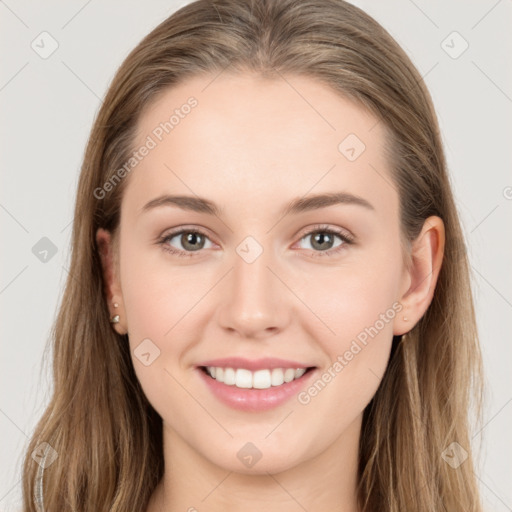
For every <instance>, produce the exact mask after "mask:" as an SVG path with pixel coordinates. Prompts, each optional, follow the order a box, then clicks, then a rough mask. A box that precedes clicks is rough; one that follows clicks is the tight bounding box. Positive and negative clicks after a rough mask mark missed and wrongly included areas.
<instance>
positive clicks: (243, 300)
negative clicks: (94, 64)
mask: <svg viewBox="0 0 512 512" xmlns="http://www.w3.org/2000/svg"><path fill="white" fill-rule="evenodd" d="M331 243H332V247H331ZM304 244H306V246H305V245H304ZM324 244H327V247H326V246H325V245H324ZM464 247H465V244H464V239H463V234H462V230H461V227H460V223H459V219H458V215H457V210H456V208H455V204H454V200H453V195H452V192H451V187H450V181H449V177H448V175H447V170H446V164H445V159H444V153H443V148H442V144H441V139H440V135H439V128H438V123H437V119H436V115H435V112H434V108H433V105H432V101H431V98H430V95H429V93H428V91H427V90H426V88H425V85H424V84H423V82H422V80H421V77H420V75H419V74H418V72H417V70H416V69H415V68H414V66H413V64H412V63H411V61H410V60H409V58H408V57H407V56H406V54H405V53H404V52H403V50H402V49H401V48H400V47H399V46H398V44H397V43H396V42H395V41H394V40H393V39H392V37H391V36H390V35H389V34H388V33H387V32H386V31H385V30H384V29H383V28H382V27H381V26H380V25H379V24H378V23H377V22H376V21H374V20H373V19H372V18H370V17H369V16H368V15H366V14H365V13H364V12H362V11H361V10H360V9H358V8H356V7H354V6H353V5H351V4H348V3H346V2H343V1H340V0H306V1H301V2H296V1H292V0H280V1H270V0H257V1H256V0H254V1H243V2H240V1H235V0H222V1H219V2H215V3H213V2H207V1H202V0H199V1H197V2H194V3H191V4H189V5H187V6H185V7H183V8H182V9H180V10H179V11H178V12H176V13H174V14H173V15H172V16H171V17H169V18H168V19H167V20H165V21H164V22H163V23H161V24H160V25H159V26H158V27H157V28H156V29H154V30H153V31H152V32H151V33H150V34H149V35H148V36H147V37H146V38H145V39H144V40H143V41H142V42H141V43H140V44H139V45H138V46H137V47H136V48H135V49H134V50H133V51H132V52H131V54H130V55H129V56H128V57H127V59H126V60H125V62H124V63H123V65H122V66H121V68H120V69H119V71H118V73H117V75H116V76H115V78H114V80H113V82H112V84H111V86H110V88H109V90H108V92H107V95H106V98H105V101H104V103H103V105H102V107H101V109H100V111H99V114H98V116H97V119H96V120H95V123H94V126H93V129H92V133H91V136H90V139H89V143H88V146H87V151H86V154H85V158H84V164H83V168H82V172H81V176H80V181H79V185H78V194H77V201H76V210H75V218H74V226H73V241H72V264H71V267H72V272H71V275H70V278H69V279H68V281H67V284H66V289H65V294H64V297H63V300H62V305H61V308H60V311H59V315H58V318H57V321H56V324H55V329H54V332H53V340H54V345H53V348H54V364H53V366H54V386H55V389H54V395H53V398H52V400H51V402H50V404H49V406H48V408H47V410H46V411H45V413H44V416H43V418H42V419H41V421H40V422H39V424H38V426H37V429H36V431H35V434H34V436H33V439H32V440H31V443H30V446H29V450H28V452H27V457H26V459H25V465H24V479H23V486H24V507H25V510H27V511H29V510H37V509H40V510H48V511H50V510H79V511H95V512H96V511H99V510H105V511H125V510H141V511H148V512H156V511H160V510H162V511H175V510H190V511H192V510H210V511H217V510H242V509H243V510H261V509H262V508H265V509H266V510H268V511H273V510H281V511H284V510H286V511H287V510H290V511H291V510H299V509H301V510H309V511H323V510H328V509H334V510H344V511H365V512H370V511H377V510H378V511H390V512H391V511H393V512H397V511H406V510H407V511H411V510H414V511H420V512H421V511H427V510H428V511H432V510H449V511H450V512H456V511H460V512H462V511H464V512H467V511H480V510H481V506H480V498H479V495H478V490H477V485H476V482H475V476H474V473H473V458H472V456H471V449H470V448H471V447H470V433H469V426H468V410H469V406H470V403H471V402H470V400H471V398H472V397H473V398H474V399H475V400H476V404H477V405H479V404H480V396H481V390H480V385H479V382H480V381H479V380H478V379H479V377H480V372H481V370H480V365H481V362H480V353H479V345H478V338H477V330H476V323H475V314H474V310H473V303H472V297H471V290H470V282H469V276H468V262H467V258H466V254H465V250H464ZM34 454H36V456H34Z"/></svg>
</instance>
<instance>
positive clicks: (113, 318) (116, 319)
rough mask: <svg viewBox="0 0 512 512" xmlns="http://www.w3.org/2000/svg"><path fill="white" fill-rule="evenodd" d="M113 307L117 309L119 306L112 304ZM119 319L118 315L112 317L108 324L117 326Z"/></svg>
mask: <svg viewBox="0 0 512 512" xmlns="http://www.w3.org/2000/svg"><path fill="white" fill-rule="evenodd" d="M114 307H115V308H118V307H119V304H118V303H117V302H114ZM120 318H121V317H120V316H119V315H114V316H113V317H112V318H111V319H110V323H111V324H118V323H119V319H120Z"/></svg>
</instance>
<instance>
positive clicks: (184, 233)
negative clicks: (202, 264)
mask: <svg viewBox="0 0 512 512" xmlns="http://www.w3.org/2000/svg"><path fill="white" fill-rule="evenodd" d="M174 238H176V239H177V241H178V244H180V245H181V247H182V248H175V247H174V246H172V245H170V242H171V241H172V240H173V239H174ZM205 240H208V236H207V235H206V234H205V233H203V232H202V231H200V230H198V229H181V230H179V231H175V232H173V233H169V234H167V235H165V236H164V237H163V238H161V239H160V240H159V242H158V243H160V244H161V245H162V247H163V249H164V250H165V251H168V252H170V253H172V254H175V255H176V256H185V257H190V256H194V253H195V252H198V251H200V250H201V249H203V248H204V244H205Z"/></svg>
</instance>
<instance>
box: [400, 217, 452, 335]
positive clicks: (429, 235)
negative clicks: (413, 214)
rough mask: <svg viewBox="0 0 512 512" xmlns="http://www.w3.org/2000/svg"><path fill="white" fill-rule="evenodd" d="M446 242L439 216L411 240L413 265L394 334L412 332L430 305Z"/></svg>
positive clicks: (402, 291)
mask: <svg viewBox="0 0 512 512" xmlns="http://www.w3.org/2000/svg"><path fill="white" fill-rule="evenodd" d="M444 243H445V231H444V223H443V220H442V219H441V218H440V217H437V216H431V217H429V218H428V219H426V220H425V222H424V224H423V228H422V230H421V233H420V234H419V235H418V237H417V238H416V240H414V242H413V243H412V248H411V264H410V268H408V269H406V270H405V271H404V280H403V282H402V289H401V298H400V303H401V304H402V305H403V310H402V312H401V314H400V316H399V317H397V319H398V321H397V322H396V324H395V325H394V332H393V334H395V335H400V334H405V333H406V332H408V331H410V330H411V329H412V327H413V326H414V325H416V323H417V322H418V321H419V320H420V319H421V317H422V316H423V315H424V314H425V312H426V311H427V309H428V307H429V306H430V303H431V302H432V298H433V297H434V291H435V287H436V283H437V279H438V277H439V272H440V270H441V265H442V262H443V254H444ZM403 317H405V318H407V321H405V320H403Z"/></svg>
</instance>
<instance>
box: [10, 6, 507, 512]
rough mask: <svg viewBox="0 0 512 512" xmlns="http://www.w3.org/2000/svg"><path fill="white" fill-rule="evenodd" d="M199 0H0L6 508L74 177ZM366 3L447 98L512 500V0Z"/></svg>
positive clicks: (14, 497)
mask: <svg viewBox="0 0 512 512" xmlns="http://www.w3.org/2000/svg"><path fill="white" fill-rule="evenodd" d="M186 3H188V2H172V1H162V0H153V1H152V2H141V1H139V2H136V1H134V0H131V1H126V0H125V1H121V0H115V1H114V0H110V1H108V2H107V1H99V0H89V1H86V2H74V1H64V0H60V1H56V0H53V1H47V2H44V5H40V4H39V3H36V2H29V1H28V0H24V1H22V0H5V1H2V0H0V20H1V21H0V23H1V27H0V39H1V41H0V52H1V69H0V104H1V109H2V113H1V116H2V117H1V119H2V123H1V126H0V130H1V134H0V140H1V141H2V145H1V167H0V168H1V178H0V179H1V186H0V223H1V228H2V265H1V270H0V272H1V274H0V307H1V313H2V322H1V323H0V329H1V333H0V336H1V337H0V339H1V350H2V354H1V358H0V390H1V396H0V432H1V436H0V510H17V509H18V508H19V502H20V496H21V486H20V474H19V468H20V464H21V455H22V453H23V450H24V447H25V445H26V443H27V440H28V436H29V435H30V434H31V433H32V430H33V428H34V426H35V423H36V421H37V420H38V418H39V417H40V415H41V414H42V412H43V410H44V407H45V405H46V403H47V401H48V399H49V397H50V393H51V382H50V375H49V374H48V373H47V372H46V370H45V368H44V367H42V355H43V348H44V346H45V343H46V338H47V336H48V333H49V329H50V327H51V325H52V322H53V319H54V315H55V314H56V310H57V305H58V303H59V300H60V298H61V293H62V290H63V285H64V282H65V279H66V277H67V274H68V270H69V267H68V263H69V261H68V255H69V252H68V246H69V238H70V233H71V229H70V227H71V221H72V211H73V200H74V194H75V188H76V184H77V178H78V174H79V168H80V165H81V159H82V157H83V152H84V148H85V143H86V139H87V136H88V133H89V130H90V128H91V124H92V121H93V118H94V116H95V113H96V111H97V109H98V108H99V105H100V98H102V97H103V95H104V93H105V91H106V88H107V86H108V84H109V82H110V80H111V79H112V77H113V74H114V72H115V70H116V69H117V68H118V66H119V65H120V64H121V62H122V61H123V59H124V58H125V57H126V55H127V54H128V52H129V51H130V50H131V49H132V48H133V46H135V44H136V43H138V42H139V40H140V39H141V38H142V37H143V36H144V35H146V34H147V33H148V32H149V31H150V30H151V29H152V28H153V27H155V26H156V25H157V24H158V23H159V22H160V21H162V20H163V19H164V18H165V17H167V16H168V15H170V14H171V13H172V12H174V11H175V10H176V9H177V8H179V7H181V6H182V5H184V4H186ZM354 3H355V4H356V5H358V6H359V7H362V8H363V9H364V10H365V11H366V12H368V13H369V14H370V15H372V16H373V17H375V18H376V19H377V20H378V21H379V22H380V23H381V24H382V25H383V26H384V27H385V28H386V29H387V30H388V31H390V32H391V34H392V35H393V36H394V37H395V38H396V39H397V41H398V42H399V43H400V44H401V45H402V46H403V47H404V49H405V50H406V51H407V52H408V54H409V55H410V57H411V58H412V60H413V62H414V63H415V65H416V66H417V68H418V69H419V71H420V73H421V74H422V76H423V77H424V80H425V82H426V84H427V86H428V88H429V90H430V91H431V94H432V96H433V99H434V103H435V107H436V110H437V113H438V116H439V120H440V124H441V130H442V134H443V141H444V144H445V149H446V154H447V158H448V164H449V168H450V173H451V178H452V182H453V188H454V193H455V196H456V200H457V204H458V207H459V211H460V214H461V216H462V220H463V224H464V229H465V233H466V236H467V239H468V241H469V256H470V260H471V264H472V273H473V285H474V294H475V300H476V307H477V315H478V322H479V332H480V336H481V343H482V347H483V352H484V364H485V369H486V381H487V393H486V399H487V402H486V408H485V422H484V428H483V431H482V433H483V445H482V446H481V448H480V453H481V458H480V463H479V466H478V469H477V471H476V473H477V476H478V480H479V482H480V486H481V490H482V494H483V497H484V503H485V505H486V508H487V509H488V510H493V511H497V512H501V511H510V510H512V489H511V486H510V482H511V481H512V480H511V477H512V470H511V465H512V463H511V460H512V453H511V451H512V450H511V447H512V441H511V436H510V432H511V431H512V404H511V401H512V386H511V378H510V366H511V363H512V361H511V359H512V358H511V354H512V348H511V341H512V340H511V336H510V331H511V318H512V315H511V313H512V282H511V281H512V279H511V271H510V269H511V268H512V267H511V265H510V263H511V262H512V257H511V256H512V244H511V236H510V235H511V232H510V225H511V223H510V220H511V211H512V173H511V168H512V167H511V163H512V162H511V160H512V157H511V152H510V145H511V143H512V137H511V131H512V130H511V125H512V116H511V114H512V80H511V78H512V69H511V59H510V54H511V52H510V50H511V42H512V35H511V34H512V31H511V30H510V27H511V26H512V23H511V22H512V2H511V0H498V1H496V0H482V1H471V2H469V1H462V0H460V1H450V2H446V1H440V0H439V1H430V2H427V0H414V1H412V0H386V1H373V2H370V1H364V0H358V1H354ZM43 31H47V32H48V33H49V34H51V37H52V38H53V39H54V40H56V41H57V42H58V45H59V46H58V48H57V50H56V51H55V52H54V53H53V54H52V55H50V56H49V57H48V58H46V59H43V58H41V56H40V55H39V54H38V53H36V51H34V50H33V49H32V47H31V44H32V42H33V41H35V43H34V45H37V44H39V45H40V47H42V44H43V43H41V37H47V36H39V34H41V32H43ZM453 31H456V32H458V33H459V34H460V35H461V36H462V38H463V39H464V40H465V41H467V43H468V44H469V47H468V48H467V50H466V51H465V52H464V53H462V54H461V55H459V56H458V57H457V58H453V57H454V56H455V54H458V53H459V52H460V50H461V49H463V46H462V45H463V44H464V42H463V40H462V39H460V38H459V39H457V37H458V36H453V35H450V34H452V32H453ZM447 38H448V39H447ZM443 41H446V42H445V43H443ZM44 47H45V49H46V50H48V49H49V48H50V40H49V39H46V40H45V45H44ZM449 47H451V48H449ZM39 51H40V52H41V51H43V49H42V48H41V49H39ZM447 51H448V52H451V53H452V56H450V55H449V54H448V53H447ZM506 55H509V57H508V58H507V57H506ZM43 237H47V238H49V239H50V240H51V242H52V243H53V244H54V245H55V248H56V250H57V252H56V254H55V255H54V256H53V257H51V253H49V254H48V256H47V260H48V261H46V262H43V261H41V260H40V259H38V257H36V255H35V254H34V253H33V247H34V246H35V245H36V244H37V243H38V242H39V241H40V240H41V238H43ZM39 243H42V242H39ZM36 247H37V246H36ZM36 252H37V251H36ZM475 434H476V432H475ZM478 439H479V438H478V437H475V438H474V446H473V448H474V450H478V448H479V443H478Z"/></svg>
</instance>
